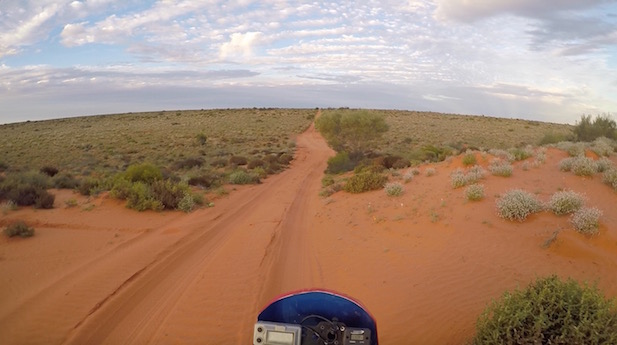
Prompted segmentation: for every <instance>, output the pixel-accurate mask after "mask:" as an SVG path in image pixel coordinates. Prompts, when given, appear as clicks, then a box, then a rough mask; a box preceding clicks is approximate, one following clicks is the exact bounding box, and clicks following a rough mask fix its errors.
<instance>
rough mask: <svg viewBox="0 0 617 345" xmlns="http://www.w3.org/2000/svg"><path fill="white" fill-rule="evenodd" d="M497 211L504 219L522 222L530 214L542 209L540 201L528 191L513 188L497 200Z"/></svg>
mask: <svg viewBox="0 0 617 345" xmlns="http://www.w3.org/2000/svg"><path fill="white" fill-rule="evenodd" d="M497 211H498V213H499V216H500V217H502V218H504V219H508V220H516V221H519V222H522V221H524V220H525V219H527V216H529V215H530V214H533V213H536V212H540V211H542V203H541V202H540V201H539V200H538V199H537V198H536V197H535V196H534V195H533V194H531V193H529V192H526V191H524V190H521V189H513V190H510V191H508V192H506V193H505V194H504V195H502V196H501V198H499V199H498V200H497Z"/></svg>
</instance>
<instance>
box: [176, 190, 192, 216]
mask: <svg viewBox="0 0 617 345" xmlns="http://www.w3.org/2000/svg"><path fill="white" fill-rule="evenodd" d="M194 208H195V199H194V198H193V196H192V195H191V194H190V193H185V194H184V196H183V197H182V199H180V202H179V203H178V209H179V210H181V211H184V212H186V213H189V212H191V211H193V209H194Z"/></svg>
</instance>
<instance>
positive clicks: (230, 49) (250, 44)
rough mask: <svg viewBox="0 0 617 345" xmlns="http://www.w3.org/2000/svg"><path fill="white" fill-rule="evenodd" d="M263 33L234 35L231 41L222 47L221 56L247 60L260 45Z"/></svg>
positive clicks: (230, 38)
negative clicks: (256, 46)
mask: <svg viewBox="0 0 617 345" xmlns="http://www.w3.org/2000/svg"><path fill="white" fill-rule="evenodd" d="M261 36H262V33H261V32H246V33H239V32H236V33H233V34H231V36H230V37H229V41H228V42H225V43H223V44H222V45H221V48H220V53H219V56H220V58H221V59H227V58H238V57H240V58H247V57H250V56H251V55H252V54H253V49H254V46H255V45H256V44H258V42H259V39H260V37H261Z"/></svg>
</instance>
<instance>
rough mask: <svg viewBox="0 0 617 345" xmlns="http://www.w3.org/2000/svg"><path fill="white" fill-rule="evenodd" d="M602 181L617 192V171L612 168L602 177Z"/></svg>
mask: <svg viewBox="0 0 617 345" xmlns="http://www.w3.org/2000/svg"><path fill="white" fill-rule="evenodd" d="M602 181H603V182H604V183H606V184H607V185H609V186H611V187H613V189H614V190H617V169H616V168H614V167H613V168H610V169H608V170H606V171H605V172H604V174H603V175H602Z"/></svg>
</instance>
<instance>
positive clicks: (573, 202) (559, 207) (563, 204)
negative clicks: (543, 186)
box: [548, 190, 585, 216]
mask: <svg viewBox="0 0 617 345" xmlns="http://www.w3.org/2000/svg"><path fill="white" fill-rule="evenodd" d="M584 202H585V198H584V197H583V196H582V195H580V194H578V193H577V192H575V191H571V190H564V191H560V192H557V193H555V194H553V196H551V200H549V202H548V208H549V209H550V210H551V211H553V213H555V214H556V215H558V216H560V215H564V214H569V213H573V212H576V211H578V210H579V209H580V208H581V207H583V203H584Z"/></svg>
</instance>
